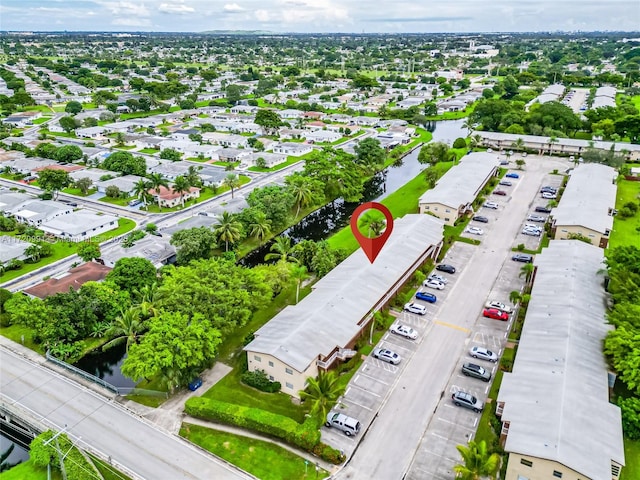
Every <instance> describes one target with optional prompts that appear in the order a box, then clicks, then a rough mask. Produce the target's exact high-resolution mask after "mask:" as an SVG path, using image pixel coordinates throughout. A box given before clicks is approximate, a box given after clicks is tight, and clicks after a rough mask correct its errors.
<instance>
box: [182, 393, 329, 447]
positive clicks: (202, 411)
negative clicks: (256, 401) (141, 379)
mask: <svg viewBox="0 0 640 480" xmlns="http://www.w3.org/2000/svg"><path fill="white" fill-rule="evenodd" d="M185 412H186V413H187V414H189V415H193V416H194V417H198V418H203V419H205V420H213V421H216V422H220V423H225V424H227V425H234V426H236V427H241V428H246V429H248V430H254V431H256V432H260V433H264V434H267V435H271V436H273V437H276V438H280V439H282V440H284V441H285V442H287V443H290V444H292V445H296V446H298V447H300V448H302V449H304V450H307V451H312V449H313V447H315V446H316V445H317V444H318V442H319V441H320V431H319V430H318V429H317V427H316V420H315V418H314V417H312V416H310V417H307V419H306V420H305V421H304V423H302V424H299V423H298V422H296V421H295V420H293V419H291V418H289V417H285V416H283V415H277V414H275V413H271V412H267V411H264V410H261V409H259V408H251V407H244V406H241V405H233V404H231V403H225V402H220V401H217V400H212V399H209V398H203V397H193V398H190V399H189V400H187V402H186V404H185Z"/></svg>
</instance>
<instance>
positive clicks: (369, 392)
mask: <svg viewBox="0 0 640 480" xmlns="http://www.w3.org/2000/svg"><path fill="white" fill-rule="evenodd" d="M356 380H357V378H356ZM352 387H356V388H359V389H360V390H362V391H365V392H367V393H368V394H369V395H373V396H375V397H378V398H379V397H380V395H378V394H377V393H373V392H371V391H369V390H367V389H366V388H364V387H361V386H360V385H357V384H355V383H354V384H353V385H352ZM346 394H347V392H345V395H346Z"/></svg>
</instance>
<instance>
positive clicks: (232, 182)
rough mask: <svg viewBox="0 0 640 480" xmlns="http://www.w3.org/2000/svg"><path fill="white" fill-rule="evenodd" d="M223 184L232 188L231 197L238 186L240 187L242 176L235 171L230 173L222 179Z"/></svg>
mask: <svg viewBox="0 0 640 480" xmlns="http://www.w3.org/2000/svg"><path fill="white" fill-rule="evenodd" d="M222 184H223V185H224V186H226V187H229V189H230V190H231V198H233V192H234V190H235V189H236V188H240V178H239V177H238V175H236V174H235V173H230V174H229V175H227V176H226V177H225V179H224V180H223V181H222Z"/></svg>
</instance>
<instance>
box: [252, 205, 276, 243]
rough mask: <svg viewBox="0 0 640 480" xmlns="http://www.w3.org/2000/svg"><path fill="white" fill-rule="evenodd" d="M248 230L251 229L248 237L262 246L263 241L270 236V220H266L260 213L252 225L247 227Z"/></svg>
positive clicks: (262, 213)
mask: <svg viewBox="0 0 640 480" xmlns="http://www.w3.org/2000/svg"><path fill="white" fill-rule="evenodd" d="M249 228H250V229H251V231H250V235H251V236H252V237H254V238H255V239H256V240H258V241H259V242H260V245H262V242H263V241H264V239H265V238H266V237H267V236H269V235H270V234H271V220H269V219H268V218H267V216H266V215H265V214H264V212H260V213H259V214H258V215H257V216H256V218H255V219H254V221H253V223H251V224H250V225H249Z"/></svg>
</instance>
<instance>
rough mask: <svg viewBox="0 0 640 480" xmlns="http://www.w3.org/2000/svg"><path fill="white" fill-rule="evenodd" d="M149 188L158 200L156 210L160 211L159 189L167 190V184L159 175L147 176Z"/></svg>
mask: <svg viewBox="0 0 640 480" xmlns="http://www.w3.org/2000/svg"><path fill="white" fill-rule="evenodd" d="M148 178H149V186H150V187H151V188H152V189H153V190H154V191H155V192H156V198H157V199H158V208H159V209H160V211H162V206H161V205H160V187H165V188H169V182H168V181H167V179H166V178H164V177H163V176H162V174H161V173H151V174H149V177H148Z"/></svg>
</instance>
